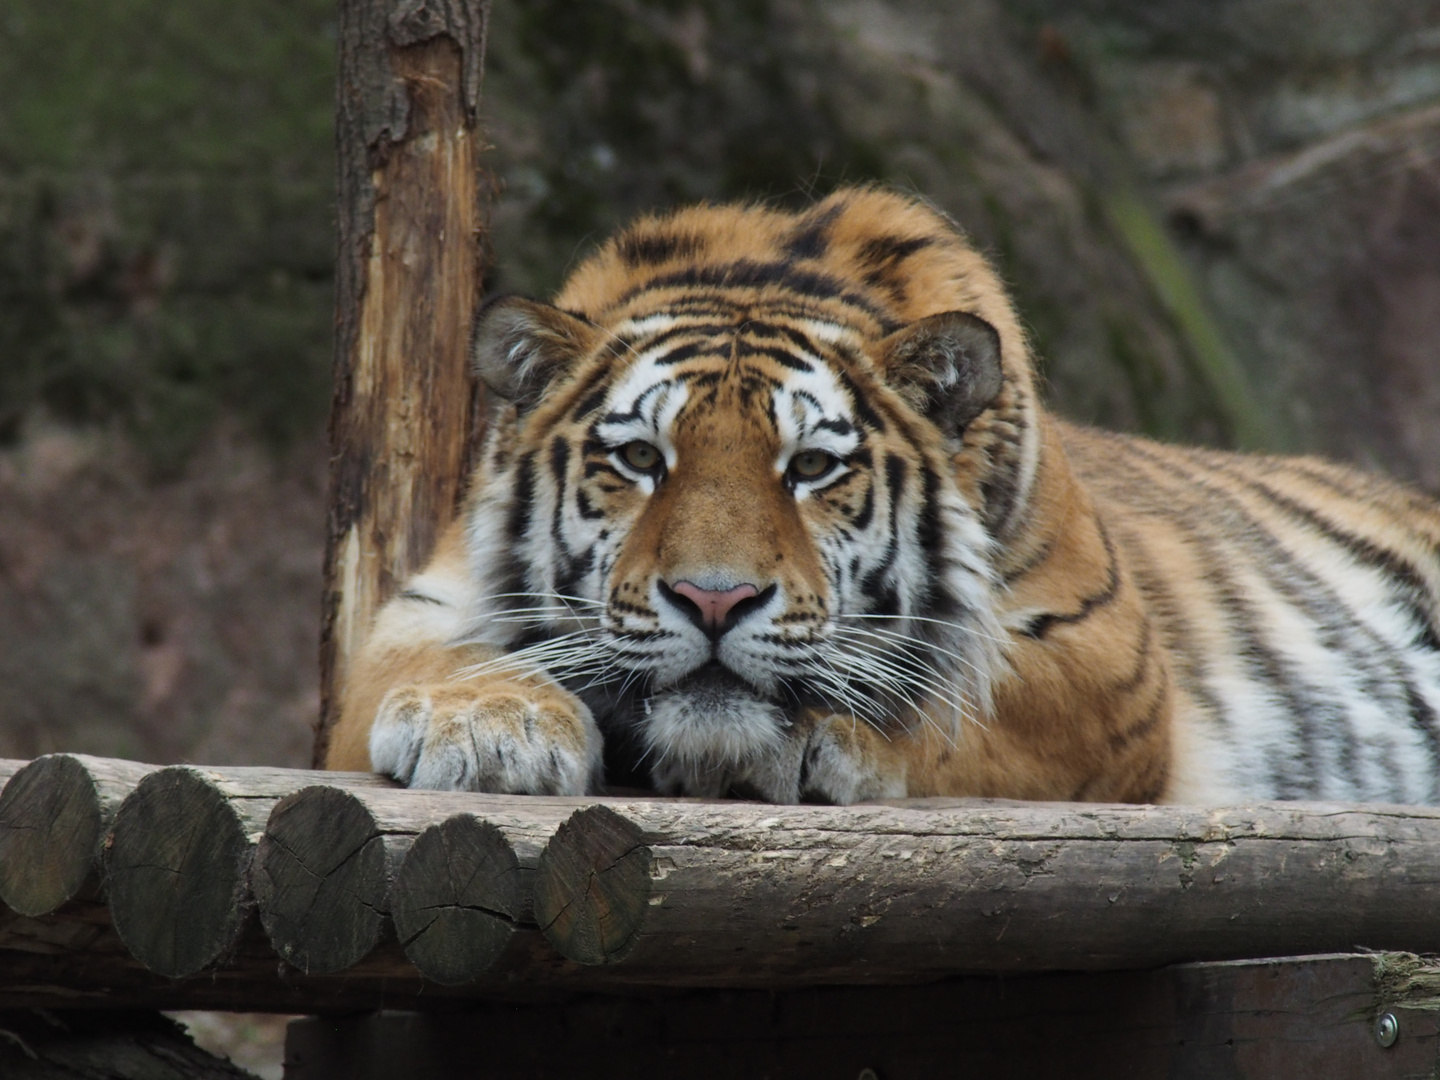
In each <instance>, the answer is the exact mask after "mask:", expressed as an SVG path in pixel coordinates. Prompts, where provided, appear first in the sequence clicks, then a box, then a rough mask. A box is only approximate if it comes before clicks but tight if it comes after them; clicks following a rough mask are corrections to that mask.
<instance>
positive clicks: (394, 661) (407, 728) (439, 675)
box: [325, 528, 602, 795]
mask: <svg viewBox="0 0 1440 1080" xmlns="http://www.w3.org/2000/svg"><path fill="white" fill-rule="evenodd" d="M469 589H470V586H469V581H468V574H467V572H466V566H465V560H464V556H463V550H462V547H461V536H460V532H459V530H458V528H456V529H452V530H450V531H449V532H448V533H447V534H446V535H445V537H444V538H442V540H441V543H440V547H439V550H438V552H437V554H436V556H435V558H434V559H433V560H432V561H431V563H430V565H429V566H427V567H426V568H425V571H424V572H423V573H421V574H419V575H417V576H415V577H414V578H412V579H411V580H410V581H409V582H407V583H406V587H405V589H404V590H403V591H402V592H401V593H400V594H399V595H398V596H396V597H394V598H393V599H392V600H391V601H390V602H389V603H387V604H386V605H385V606H384V607H383V608H381V609H380V612H379V614H378V615H377V616H376V619H375V624H374V626H373V628H372V629H371V632H370V635H369V637H368V638H367V639H366V641H365V643H364V645H363V646H362V647H361V649H360V650H359V652H358V653H357V654H356V656H355V659H354V661H353V662H352V664H351V669H350V671H349V672H348V674H347V677H346V679H345V691H344V698H343V701H342V706H341V713H340V719H339V721H338V722H337V724H336V726H335V730H334V732H333V733H332V736H331V742H330V749H329V752H328V754H327V756H326V761H325V766H326V768H329V769H350V770H360V771H367V770H371V769H373V770H374V771H376V772H382V773H386V774H388V775H390V776H393V777H395V778H396V779H397V780H399V781H400V782H401V783H403V784H405V785H407V786H409V787H421V788H435V789H441V790H463V791H491V792H503V793H511V794H528V795H583V794H586V793H587V792H591V791H595V790H597V789H598V787H599V785H600V782H601V745H602V744H601V736H600V729H599V728H598V727H597V726H596V723H595V719H594V717H593V716H591V714H590V710H589V709H588V708H587V707H586V706H585V704H584V703H583V702H581V701H580V700H579V698H577V697H575V696H574V695H573V694H571V693H569V692H568V691H566V690H565V689H563V688H562V687H560V686H559V685H557V684H556V683H555V682H553V681H552V680H550V679H548V678H547V677H545V676H544V675H543V674H533V673H530V674H527V673H524V672H521V671H517V670H506V669H505V667H504V665H503V664H497V663H496V661H497V660H499V659H501V658H502V657H503V655H504V654H503V651H502V650H500V649H498V648H495V647H494V646H488V645H475V644H465V643H459V639H460V636H461V634H462V633H463V631H464V628H465V619H464V613H465V610H466V607H467V603H468V599H469Z"/></svg>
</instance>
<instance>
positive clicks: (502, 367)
mask: <svg viewBox="0 0 1440 1080" xmlns="http://www.w3.org/2000/svg"><path fill="white" fill-rule="evenodd" d="M599 332H600V329H599V327H597V326H596V325H595V324H594V323H592V322H588V321H587V320H585V319H583V318H581V317H580V316H578V315H572V314H571V313H570V312H568V311H561V310H560V309H559V308H557V307H554V306H552V305H550V304H544V303H541V302H540V301H539V300H527V299H526V298H525V297H523V296H497V297H496V298H495V299H494V300H491V301H489V302H488V303H486V304H485V306H484V307H482V308H481V309H480V311H479V313H478V314H477V315H476V316H475V332H474V334H473V335H472V336H471V338H470V362H471V363H472V364H473V365H474V366H475V374H477V375H479V376H480V378H481V379H482V380H483V381H484V383H485V385H486V386H488V387H489V388H490V389H491V390H492V391H493V392H495V393H496V394H498V395H500V396H501V397H503V398H507V399H508V400H510V401H513V402H514V403H515V407H516V408H517V409H519V410H520V412H521V413H525V412H529V411H530V410H531V409H532V408H534V407H535V405H536V403H537V402H539V400H540V399H541V398H542V397H543V396H544V394H545V391H546V389H547V388H548V387H549V386H550V384H551V383H553V382H554V381H555V380H556V379H557V378H558V377H560V376H561V375H563V374H565V372H567V371H569V370H570V368H571V367H572V366H573V365H574V364H575V362H576V361H577V360H579V359H580V358H581V357H582V356H584V355H585V354H586V353H588V352H589V351H590V350H591V349H592V348H593V347H594V345H595V341H596V338H597V336H598V335H599Z"/></svg>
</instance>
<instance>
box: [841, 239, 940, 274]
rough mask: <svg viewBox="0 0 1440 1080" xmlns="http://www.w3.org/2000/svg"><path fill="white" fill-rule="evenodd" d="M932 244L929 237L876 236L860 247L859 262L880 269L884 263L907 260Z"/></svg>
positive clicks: (932, 240)
mask: <svg viewBox="0 0 1440 1080" xmlns="http://www.w3.org/2000/svg"><path fill="white" fill-rule="evenodd" d="M934 242H935V241H934V239H933V238H932V237H929V236H914V237H908V238H907V237H903V236H878V237H876V238H875V239H873V240H867V241H865V243H864V244H862V245H861V247H860V252H859V255H860V261H861V262H863V263H865V264H866V265H868V266H870V267H872V268H876V267H880V266H883V265H884V264H886V263H891V262H899V261H900V260H902V259H908V258H909V257H910V256H911V255H914V254H915V252H917V251H921V250H923V249H925V248H927V247H929V246H930V245H931V244H933V243H934Z"/></svg>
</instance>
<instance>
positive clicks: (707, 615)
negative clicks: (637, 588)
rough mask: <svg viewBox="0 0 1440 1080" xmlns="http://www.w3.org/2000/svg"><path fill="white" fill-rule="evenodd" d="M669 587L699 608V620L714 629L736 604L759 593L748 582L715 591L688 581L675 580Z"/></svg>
mask: <svg viewBox="0 0 1440 1080" xmlns="http://www.w3.org/2000/svg"><path fill="white" fill-rule="evenodd" d="M671 589H672V590H673V591H674V592H676V593H678V594H679V595H680V596H683V597H685V599H686V600H689V601H690V602H691V603H692V604H694V605H695V606H696V607H697V608H699V609H700V622H701V624H702V628H703V629H706V630H716V629H718V628H720V627H722V626H724V625H725V616H727V615H729V614H730V611H731V609H732V608H734V607H735V605H736V604H738V603H740V601H741V600H748V599H750V597H752V596H758V595H760V590H759V589H757V588H755V586H754V585H748V584H747V585H736V586H735V587H734V588H733V589H726V590H725V591H724V592H716V591H715V590H714V589H702V588H700V586H699V585H692V584H691V583H690V582H688V581H677V582H676V583H675V584H674V585H673V586H671Z"/></svg>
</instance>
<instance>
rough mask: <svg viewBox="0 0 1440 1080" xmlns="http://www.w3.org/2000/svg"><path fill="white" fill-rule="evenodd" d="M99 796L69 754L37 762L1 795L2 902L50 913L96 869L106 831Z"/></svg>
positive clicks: (23, 911) (34, 912) (22, 911)
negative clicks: (96, 860)
mask: <svg viewBox="0 0 1440 1080" xmlns="http://www.w3.org/2000/svg"><path fill="white" fill-rule="evenodd" d="M104 824H105V823H103V822H102V820H101V813H100V797H99V795H98V793H97V792H96V790H95V784H94V781H93V780H92V779H91V777H90V774H89V773H88V772H87V771H86V769H85V767H84V766H83V765H81V764H80V762H79V761H77V760H75V759H74V758H73V757H70V756H69V755H67V754H51V755H49V756H47V757H42V758H37V759H36V760H35V761H32V762H31V763H30V764H29V765H26V766H25V767H24V768H23V769H21V770H20V771H19V772H18V773H16V774H15V775H14V776H13V777H12V778H11V780H10V782H9V783H8V784H6V785H5V791H4V794H3V795H0V900H4V901H5V903H7V904H8V905H10V907H11V908H12V909H13V910H15V911H18V912H19V913H20V914H21V915H48V914H49V913H50V912H52V911H54V910H55V909H56V908H58V907H59V906H60V905H61V904H63V903H65V901H67V900H69V899H70V898H71V897H73V896H75V894H76V893H78V892H79V891H80V889H81V887H82V886H83V885H84V884H85V882H86V880H87V879H88V878H89V877H90V875H91V874H92V873H93V872H94V870H95V855H96V852H97V851H98V850H99V845H100V836H101V833H102V831H103V829H104Z"/></svg>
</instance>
